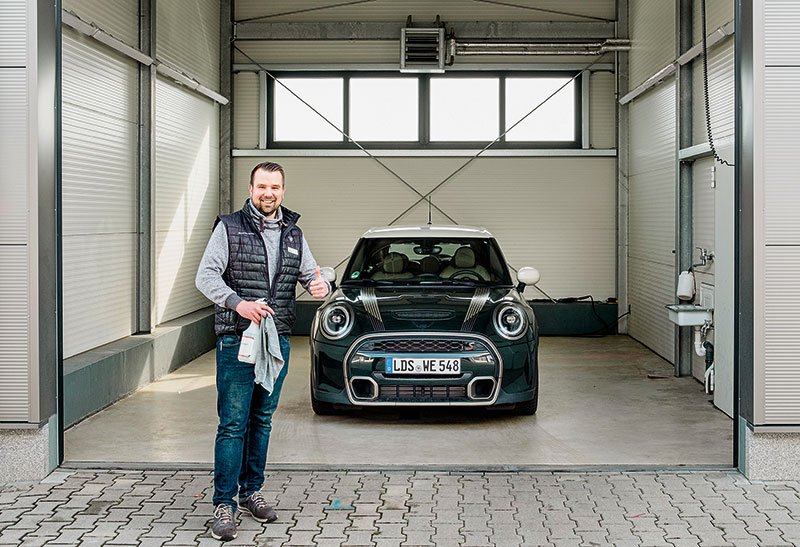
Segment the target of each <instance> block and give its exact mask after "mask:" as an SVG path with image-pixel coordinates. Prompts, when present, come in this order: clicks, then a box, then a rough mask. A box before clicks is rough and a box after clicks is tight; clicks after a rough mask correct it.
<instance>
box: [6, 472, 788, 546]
mask: <svg viewBox="0 0 800 547" xmlns="http://www.w3.org/2000/svg"><path fill="white" fill-rule="evenodd" d="M262 491H263V492H264V495H265V497H266V498H267V499H268V501H270V502H271V503H272V504H274V505H275V506H276V507H277V510H278V516H279V519H278V521H277V522H274V523H271V524H261V523H258V522H256V521H254V520H253V519H252V518H250V517H249V516H244V515H239V516H238V517H237V518H238V522H239V536H238V537H237V539H236V540H235V541H232V542H229V543H228V545H250V546H257V547H266V546H278V545H287V546H301V545H313V546H325V547H326V546H347V547H356V546H375V547H388V546H405V545H409V546H410V545H414V546H431V545H437V546H456V545H459V546H469V545H475V546H486V545H498V546H503V547H505V546H515V545H525V546H529V545H531V546H535V545H555V546H590V545H614V546H619V547H626V546H640V545H641V546H671V545H672V546H681V547H683V546H702V547H706V546H723V545H724V546H735V547H748V546H757V545H761V546H789V545H800V483H798V482H755V481H749V480H747V479H746V478H745V477H743V476H742V475H740V474H738V473H735V472H733V471H678V472H673V471H653V472H610V471H599V472H544V471H542V472H538V471H537V472H486V473H481V472H438V471H341V472H321V471H271V472H269V473H268V474H267V478H266V482H265V484H264V488H263V490H262ZM211 496H212V478H211V474H210V473H208V472H196V471H177V472H175V471H110V470H57V471H56V472H54V473H53V474H51V475H50V476H49V477H47V478H46V479H45V480H43V481H42V482H36V483H5V484H3V483H0V546H6V545H23V546H41V545H52V546H56V545H60V546H99V545H108V546H114V547H124V546H148V547H149V546H161V545H164V546H175V547H178V546H195V545H199V546H206V545H219V544H220V542H219V541H216V540H214V539H212V538H211V537H210V535H209V533H208V529H207V526H208V521H209V517H210V515H211V512H212V506H211Z"/></svg>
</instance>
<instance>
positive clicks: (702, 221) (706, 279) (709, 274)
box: [692, 120, 722, 380]
mask: <svg viewBox="0 0 800 547" xmlns="http://www.w3.org/2000/svg"><path fill="white" fill-rule="evenodd" d="M698 123H699V120H698ZM714 162H715V160H714V158H713V157H707V158H702V159H699V160H697V161H695V162H694V165H693V166H692V189H693V193H694V195H693V206H692V226H693V232H692V236H693V244H694V247H702V248H703V249H708V250H709V251H710V252H713V253H717V252H718V251H717V245H716V234H715V215H716V210H715V195H716V189H715V188H714V184H715V183H714V180H715V173H714V169H715V166H714ZM720 251H722V250H721V249H720ZM694 257H695V260H698V257H699V252H698V251H697V250H695V254H694ZM714 273H715V262H714V261H711V262H708V263H707V264H706V265H705V266H698V267H697V268H695V269H694V276H695V283H696V286H697V292H698V296H697V298H696V302H697V303H698V304H701V303H702V300H701V298H700V293H701V292H703V291H707V290H708V288H709V287H710V288H711V289H712V290H713V288H714V287H715V285H716V280H715V275H714ZM715 335H716V332H715V331H714V330H711V331H709V335H708V341H709V342H711V343H712V344H713V343H715V339H714V338H715ZM705 371H706V365H705V358H704V357H700V356H698V355H697V354H696V353H695V352H692V375H693V376H694V377H695V378H697V379H698V380H701V379H703V375H704V374H705Z"/></svg>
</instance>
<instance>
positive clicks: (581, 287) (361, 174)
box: [234, 154, 616, 299]
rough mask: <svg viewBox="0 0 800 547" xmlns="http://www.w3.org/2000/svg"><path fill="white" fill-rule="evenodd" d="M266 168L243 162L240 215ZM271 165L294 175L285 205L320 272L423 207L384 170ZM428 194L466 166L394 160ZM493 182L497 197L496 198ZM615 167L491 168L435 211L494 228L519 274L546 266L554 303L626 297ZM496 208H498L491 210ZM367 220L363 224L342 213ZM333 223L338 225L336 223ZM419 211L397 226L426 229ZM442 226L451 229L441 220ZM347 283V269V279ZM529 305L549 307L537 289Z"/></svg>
mask: <svg viewBox="0 0 800 547" xmlns="http://www.w3.org/2000/svg"><path fill="white" fill-rule="evenodd" d="M264 159H266V157H265V158H260V157H258V158H256V157H253V158H236V159H235V161H234V166H235V195H234V204H235V206H236V208H239V207H241V204H242V203H243V202H244V200H245V199H246V198H247V196H248V194H247V177H248V174H249V172H250V170H251V169H252V166H253V165H255V164H256V163H258V162H259V161H263V160H264ZM269 159H271V160H274V161H278V162H279V163H281V164H282V165H284V167H285V168H286V173H287V187H286V197H285V204H286V206H287V207H289V208H292V209H296V210H297V211H298V212H300V213H301V214H302V215H303V218H302V219H301V221H300V225H301V227H302V228H303V230H304V232H305V234H306V236H307V237H308V240H309V242H310V245H311V250H312V253H313V254H314V257H315V258H316V259H317V261H318V262H319V263H320V264H323V265H329V266H334V265H336V264H338V263H339V262H341V261H343V260H344V259H345V258H346V257H347V256H348V255H349V254H350V251H352V248H353V245H354V244H355V242H356V240H357V238H358V236H360V235H361V234H362V233H363V232H364V231H365V230H367V229H368V228H371V227H373V226H379V225H385V224H387V223H389V222H390V221H391V220H392V219H394V218H395V217H396V216H397V215H398V214H399V213H401V212H402V211H403V210H404V209H406V207H408V206H409V205H411V204H412V203H414V201H416V199H417V198H416V197H415V194H414V193H413V192H412V191H411V190H409V189H408V188H407V187H405V186H404V185H403V184H402V183H400V182H398V181H397V180H396V179H394V177H392V176H391V175H390V174H388V173H387V172H386V171H384V170H383V169H382V168H381V167H380V166H379V165H377V164H376V163H375V162H374V161H372V160H369V159H361V158H281V157H280V156H279V155H277V154H272V155H270V156H269ZM384 161H385V162H386V163H387V164H388V165H389V166H390V167H391V168H392V169H393V170H395V171H396V172H398V173H399V174H400V175H401V176H402V177H404V178H405V179H406V180H408V182H410V183H412V184H414V185H415V186H416V187H417V188H418V189H419V190H420V191H421V192H423V193H424V192H426V191H427V190H429V189H431V188H433V187H434V186H435V185H436V184H437V183H438V182H440V181H441V180H443V179H444V178H445V177H446V176H447V175H448V174H450V173H451V172H452V171H454V170H455V169H456V168H457V167H458V166H459V165H461V164H462V163H464V161H465V160H464V158H426V159H420V158H385V159H384ZM487 181H492V182H491V192H490V194H487ZM614 195H615V187H614V160H613V159H612V158H581V159H576V158H484V159H479V160H477V161H475V162H474V163H472V164H471V165H470V166H469V167H468V168H467V169H465V170H464V171H463V172H461V173H460V174H459V175H457V177H455V178H454V179H452V180H451V181H450V182H448V183H447V185H445V186H444V187H442V188H441V189H440V190H439V191H437V192H436V193H435V194H434V203H435V204H436V205H438V206H439V207H441V208H442V209H443V210H444V211H446V212H447V213H448V214H449V215H451V216H452V217H453V218H455V219H456V220H457V221H458V222H459V223H460V224H467V225H478V226H485V227H486V228H487V229H489V230H490V231H492V233H493V234H494V235H495V236H496V237H497V239H498V241H499V242H500V245H501V246H502V248H503V251H504V254H505V256H506V259H507V260H508V261H509V263H510V264H512V265H513V266H514V267H517V268H518V267H521V266H536V267H537V268H539V269H540V271H541V272H542V281H541V283H540V286H541V287H542V288H543V289H544V290H545V291H546V292H548V293H549V294H551V296H553V297H562V296H582V295H585V294H592V295H593V296H594V297H595V298H597V299H601V298H606V297H608V296H616V295H615V289H614V282H615V281H614V264H615V259H614V244H615V243H614V238H615V226H614V207H615V202H614V199H615V198H614ZM487 199H490V200H491V203H492V205H491V207H487ZM353 209H355V210H358V211H359V214H357V215H346V214H345V215H341V214H338V213H336V212H339V211H347V210H353ZM332 215H333V216H332ZM427 220H428V208H427V206H426V205H425V204H419V205H417V206H416V207H415V208H414V209H413V210H412V211H410V212H409V213H408V214H407V215H406V216H404V217H403V218H402V219H401V220H400V221H399V222H398V223H397V224H417V223H426V222H427ZM433 221H434V222H443V223H446V224H449V221H448V220H446V219H445V218H444V217H442V216H441V215H440V214H438V213H437V212H435V211H434V213H433ZM339 273H340V274H341V269H340V270H339ZM526 296H527V297H528V298H542V295H541V294H540V293H538V292H537V291H536V290H535V289H533V288H528V289H527V290H526Z"/></svg>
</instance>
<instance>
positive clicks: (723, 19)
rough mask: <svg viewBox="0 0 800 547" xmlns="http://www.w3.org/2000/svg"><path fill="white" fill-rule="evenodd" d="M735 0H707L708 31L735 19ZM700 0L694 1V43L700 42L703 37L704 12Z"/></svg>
mask: <svg viewBox="0 0 800 547" xmlns="http://www.w3.org/2000/svg"><path fill="white" fill-rule="evenodd" d="M734 3H735V2H734V0H706V32H707V33H709V34H710V33H712V32H714V31H715V30H717V29H718V28H719V27H721V26H723V25H725V24H727V23H728V22H730V21H733V12H734ZM701 6H702V4H701V3H700V0H695V2H694V14H693V17H694V33H693V43H695V44H699V43H700V41H701V40H702V39H703V32H702V12H701Z"/></svg>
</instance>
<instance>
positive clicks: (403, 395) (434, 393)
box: [378, 384, 467, 401]
mask: <svg viewBox="0 0 800 547" xmlns="http://www.w3.org/2000/svg"><path fill="white" fill-rule="evenodd" d="M466 396H467V386H464V385H460V386H441V385H440V386H416V385H409V384H382V385H381V386H380V393H379V395H378V397H379V398H380V399H381V400H383V401H400V400H405V401H412V400H413V401H447V400H451V399H464V398H466Z"/></svg>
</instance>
